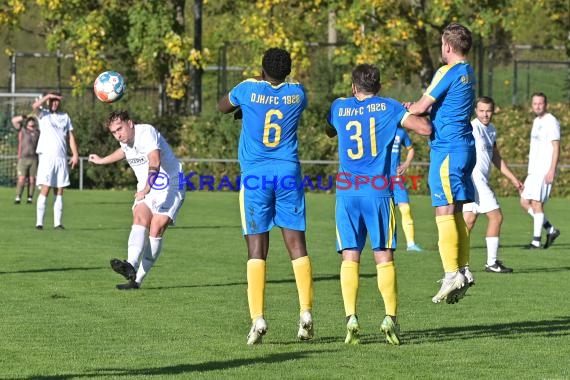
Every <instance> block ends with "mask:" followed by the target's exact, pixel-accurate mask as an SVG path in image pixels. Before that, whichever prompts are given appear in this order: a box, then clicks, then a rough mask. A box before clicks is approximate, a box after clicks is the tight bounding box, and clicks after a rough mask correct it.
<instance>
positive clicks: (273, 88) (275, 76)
mask: <svg viewBox="0 0 570 380" xmlns="http://www.w3.org/2000/svg"><path fill="white" fill-rule="evenodd" d="M290 73H291V56H290V54H289V52H287V51H285V50H283V49H278V48H271V49H268V50H267V51H266V52H265V53H264V55H263V58H262V72H261V77H255V78H251V79H247V80H245V81H243V82H241V83H239V84H238V85H237V86H235V87H234V88H233V89H232V90H231V91H230V92H229V94H227V95H225V96H224V97H222V98H221V99H220V101H219V103H218V109H219V110H220V111H221V112H223V113H230V112H234V111H236V110H237V112H241V113H242V115H243V122H242V130H241V134H240V140H239V149H238V150H239V153H238V158H239V163H240V168H241V178H242V179H243V178H249V179H255V178H257V179H258V180H259V182H258V185H253V184H252V185H251V186H242V187H241V190H240V212H241V222H242V232H243V235H244V237H245V241H246V243H247V250H248V261H247V284H248V286H247V294H248V303H249V312H250V317H251V321H252V325H251V329H250V331H249V334H248V337H247V344H258V343H261V341H262V337H263V335H264V334H265V333H266V332H267V322H266V320H265V316H264V303H265V283H266V279H265V277H266V260H267V255H268V253H269V231H270V230H271V229H272V228H273V226H279V227H281V232H282V234H283V240H284V242H285V246H286V247H287V250H288V252H289V257H290V258H291V263H292V265H293V272H294V274H295V280H296V284H297V291H298V294H299V305H300V318H299V330H298V333H297V337H298V338H299V339H301V340H306V339H311V338H312V337H313V317H312V313H311V310H312V306H313V279H312V267H311V261H310V259H309V256H308V254H307V248H306V242H305V194H304V192H303V187H302V186H299V185H300V184H301V182H302V178H301V166H300V163H299V157H298V153H297V130H298V127H299V120H300V118H301V113H302V112H303V110H304V109H305V108H306V106H307V98H306V95H305V89H304V87H303V86H302V85H301V84H299V83H293V82H291V83H289V82H285V81H284V80H285V78H286V77H287V76H288V75H289V74H290ZM237 112H236V113H237ZM284 178H289V179H292V180H293V182H295V183H296V185H297V186H292V187H289V186H288V187H284V186H281V185H280V183H282V182H281V179H284Z"/></svg>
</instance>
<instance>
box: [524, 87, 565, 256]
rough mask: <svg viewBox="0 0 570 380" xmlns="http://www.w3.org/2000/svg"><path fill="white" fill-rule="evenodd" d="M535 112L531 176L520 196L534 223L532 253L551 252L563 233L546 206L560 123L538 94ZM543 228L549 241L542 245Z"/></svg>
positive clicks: (554, 171)
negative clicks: (549, 250)
mask: <svg viewBox="0 0 570 380" xmlns="http://www.w3.org/2000/svg"><path fill="white" fill-rule="evenodd" d="M531 102H532V112H534V114H535V115H536V117H535V119H534V121H533V123H532V130H531V132H530V151H529V154H528V176H527V177H526V179H525V181H524V190H523V192H522V193H521V206H522V208H523V210H525V211H526V212H527V213H529V214H530V216H532V218H533V221H534V228H533V238H532V242H531V243H530V244H529V245H528V246H527V248H529V249H537V248H548V247H550V246H551V245H552V243H554V240H556V238H557V237H558V236H560V230H558V229H556V228H554V226H553V225H552V224H551V223H550V222H549V221H548V219H547V218H546V214H545V213H544V204H545V203H546V201H548V198H549V197H550V191H551V190H552V183H553V182H554V177H555V176H556V167H557V165H558V158H559V156H560V122H559V121H558V120H557V119H556V118H555V117H554V116H553V115H552V114H551V113H549V112H547V110H546V107H547V104H548V102H547V99H546V95H545V94H543V93H542V92H536V93H534V94H533V95H532V97H531ZM542 228H544V229H545V230H546V241H545V242H544V245H542V244H541V242H540V239H541V235H542Z"/></svg>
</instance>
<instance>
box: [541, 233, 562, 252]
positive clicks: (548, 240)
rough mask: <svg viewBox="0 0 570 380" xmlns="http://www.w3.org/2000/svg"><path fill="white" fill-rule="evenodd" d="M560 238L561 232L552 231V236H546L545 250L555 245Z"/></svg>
mask: <svg viewBox="0 0 570 380" xmlns="http://www.w3.org/2000/svg"><path fill="white" fill-rule="evenodd" d="M558 236H560V230H557V229H554V231H552V233H550V234H546V243H544V249H546V248H548V247H550V246H551V245H552V244H554V240H556V238H557V237H558Z"/></svg>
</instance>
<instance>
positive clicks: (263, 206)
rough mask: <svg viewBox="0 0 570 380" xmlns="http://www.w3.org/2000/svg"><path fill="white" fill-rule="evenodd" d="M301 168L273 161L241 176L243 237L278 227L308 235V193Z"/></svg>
mask: <svg viewBox="0 0 570 380" xmlns="http://www.w3.org/2000/svg"><path fill="white" fill-rule="evenodd" d="M301 184H302V179H301V166H300V164H298V163H294V162H290V163H289V162H279V163H275V161H271V163H270V164H268V165H259V167H258V168H255V169H251V170H248V171H247V172H242V173H241V185H240V186H241V189H240V194H239V204H240V214H241V226H242V233H243V234H244V235H252V234H261V233H264V232H267V231H269V230H271V229H272V228H273V226H278V227H282V228H288V229H291V230H296V231H305V192H304V190H303V186H301Z"/></svg>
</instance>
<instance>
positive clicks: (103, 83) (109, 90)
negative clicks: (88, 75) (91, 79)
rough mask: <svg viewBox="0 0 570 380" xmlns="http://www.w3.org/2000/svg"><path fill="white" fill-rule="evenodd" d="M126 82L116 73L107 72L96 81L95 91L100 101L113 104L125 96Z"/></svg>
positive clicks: (94, 84)
mask: <svg viewBox="0 0 570 380" xmlns="http://www.w3.org/2000/svg"><path fill="white" fill-rule="evenodd" d="M125 89H126V88H125V80H124V79H123V76H122V75H121V74H119V73H118V72H116V71H105V72H103V73H101V74H99V76H98V77H97V79H95V83H93V91H94V92H95V96H97V98H98V99H99V100H101V101H102V102H105V103H113V102H116V101H117V100H119V99H121V98H122V97H123V95H124V94H125Z"/></svg>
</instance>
